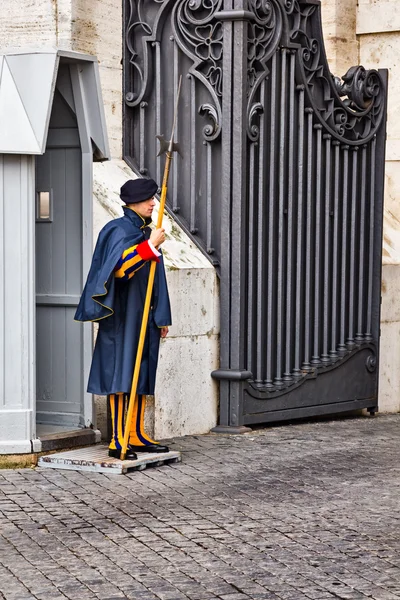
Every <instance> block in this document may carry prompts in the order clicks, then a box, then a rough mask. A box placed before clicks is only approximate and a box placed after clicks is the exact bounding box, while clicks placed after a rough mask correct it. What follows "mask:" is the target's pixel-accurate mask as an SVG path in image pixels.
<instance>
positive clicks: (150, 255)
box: [136, 240, 160, 262]
mask: <svg viewBox="0 0 400 600" xmlns="http://www.w3.org/2000/svg"><path fill="white" fill-rule="evenodd" d="M136 252H137V253H138V254H139V256H140V258H142V259H143V260H155V261H156V262H160V259H159V258H158V256H156V255H155V254H154V252H153V250H152V249H151V248H150V246H149V242H148V241H147V240H146V241H145V242H141V243H140V244H139V245H138V246H137V248H136Z"/></svg>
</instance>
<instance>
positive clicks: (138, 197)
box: [121, 177, 158, 204]
mask: <svg viewBox="0 0 400 600" xmlns="http://www.w3.org/2000/svg"><path fill="white" fill-rule="evenodd" d="M157 190H158V185H157V184H156V182H155V181H154V179H141V178H140V177H139V178H138V179H129V180H128V181H127V182H126V183H124V185H123V186H122V188H121V200H122V202H125V204H135V203H136V202H143V201H144V200H150V198H152V197H153V196H154V194H155V193H156V192H157Z"/></svg>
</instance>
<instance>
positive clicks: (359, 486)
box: [0, 415, 400, 600]
mask: <svg viewBox="0 0 400 600" xmlns="http://www.w3.org/2000/svg"><path fill="white" fill-rule="evenodd" d="M399 435H400V415H390V416H379V417H376V418H369V417H361V418H351V419H338V420H331V421H324V422H321V421H319V422H308V423H300V424H295V425H284V426H275V427H270V428H267V429H263V430H258V431H255V432H252V433H250V434H246V435H244V436H232V437H231V436H213V435H209V436H197V437H185V438H179V439H176V440H174V441H173V443H172V447H173V448H174V449H177V450H181V451H182V452H183V462H182V463H181V464H174V465H170V466H166V465H164V466H162V467H159V468H153V469H147V470H146V471H143V472H133V473H130V474H128V475H122V476H121V475H114V476H112V475H103V474H96V473H82V472H74V471H62V470H53V469H20V470H18V471H11V470H3V471H0V598H1V599H2V600H4V599H6V600H37V599H39V600H61V599H65V598H69V599H71V600H97V599H99V600H117V599H121V598H128V599H133V600H157V599H161V600H187V599H190V600H211V599H218V600H245V599H248V598H253V599H265V600H268V599H271V600H272V599H274V600H303V599H312V600H327V599H328V598H332V599H334V598H343V599H349V600H350V599H351V600H358V599H360V600H361V599H364V598H374V599H375V600H392V599H393V600H395V599H396V598H400V521H399V520H400V510H399V505H400V489H399V487H400V445H399Z"/></svg>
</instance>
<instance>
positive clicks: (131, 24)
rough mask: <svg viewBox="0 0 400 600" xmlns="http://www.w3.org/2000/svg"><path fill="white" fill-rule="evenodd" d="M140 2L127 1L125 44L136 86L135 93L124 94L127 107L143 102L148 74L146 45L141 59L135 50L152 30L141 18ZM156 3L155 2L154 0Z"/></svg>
mask: <svg viewBox="0 0 400 600" xmlns="http://www.w3.org/2000/svg"><path fill="white" fill-rule="evenodd" d="M142 1H143V0H138V1H137V2H135V1H134V0H128V11H129V13H128V14H129V17H128V23H127V26H126V30H125V43H126V46H127V49H128V56H129V63H130V65H131V66H132V68H133V70H134V73H135V75H134V76H133V77H132V78H131V83H132V85H136V86H137V88H136V90H135V91H133V90H128V91H126V93H125V102H126V104H127V105H128V106H137V105H139V104H140V102H141V101H142V100H143V98H144V96H145V92H146V88H147V82H148V79H149V78H148V72H149V67H150V64H149V56H148V52H149V50H148V47H147V44H144V45H143V56H142V57H141V56H140V54H139V52H137V50H136V48H137V45H136V46H135V44H137V40H138V38H139V39H142V38H143V37H144V36H151V34H152V32H153V30H152V28H151V27H150V25H149V24H148V23H146V21H145V20H144V18H143V16H142ZM156 1H157V0H156Z"/></svg>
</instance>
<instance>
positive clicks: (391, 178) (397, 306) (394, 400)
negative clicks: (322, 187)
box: [356, 0, 400, 412]
mask: <svg viewBox="0 0 400 600" xmlns="http://www.w3.org/2000/svg"><path fill="white" fill-rule="evenodd" d="M356 33H357V38H358V40H359V47H360V64H362V65H365V66H366V67H369V68H382V69H386V68H387V69H389V97H388V121H387V143H386V182H385V215H384V232H383V233H384V241H383V276H382V320H381V321H382V322H381V331H382V337H381V360H380V396H379V403H380V408H381V410H383V411H390V412H393V411H399V410H400V301H399V298H400V294H399V291H400V286H399V281H400V162H399V161H400V95H399V94H398V88H399V83H398V82H399V81H400V1H399V0H391V1H390V2H388V1H386V2H384V1H379V0H378V1H369V0H359V1H358V8H357V28H356Z"/></svg>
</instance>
